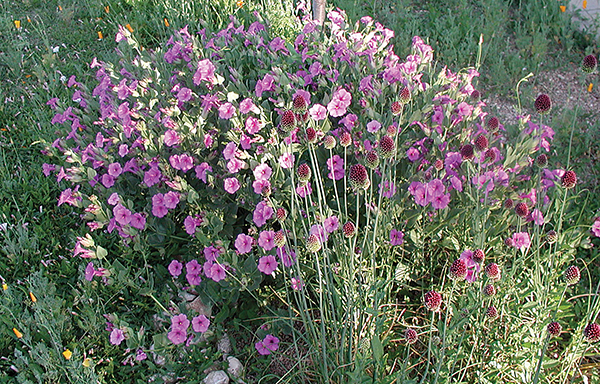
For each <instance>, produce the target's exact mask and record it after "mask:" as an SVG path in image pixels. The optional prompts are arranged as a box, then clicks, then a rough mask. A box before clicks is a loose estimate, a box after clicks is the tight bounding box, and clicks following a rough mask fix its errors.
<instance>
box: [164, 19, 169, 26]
mask: <svg viewBox="0 0 600 384" xmlns="http://www.w3.org/2000/svg"><path fill="white" fill-rule="evenodd" d="M164 21H165V27H168V26H169V20H167V18H166V17H165V19H164Z"/></svg>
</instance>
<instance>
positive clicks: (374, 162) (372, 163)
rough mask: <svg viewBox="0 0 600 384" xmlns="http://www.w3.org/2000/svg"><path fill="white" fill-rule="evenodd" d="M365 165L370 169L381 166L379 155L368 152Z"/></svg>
mask: <svg viewBox="0 0 600 384" xmlns="http://www.w3.org/2000/svg"><path fill="white" fill-rule="evenodd" d="M365 165H366V166H367V167H368V168H370V169H375V168H377V166H379V155H378V154H377V152H375V151H369V152H367V154H366V156H365Z"/></svg>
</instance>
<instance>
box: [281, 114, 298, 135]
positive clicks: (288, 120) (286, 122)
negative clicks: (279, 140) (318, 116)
mask: <svg viewBox="0 0 600 384" xmlns="http://www.w3.org/2000/svg"><path fill="white" fill-rule="evenodd" d="M295 127H296V115H295V114H294V112H293V111H290V110H288V111H285V112H283V115H282V116H281V129H283V131H285V132H291V131H292V130H293V129H294V128H295Z"/></svg>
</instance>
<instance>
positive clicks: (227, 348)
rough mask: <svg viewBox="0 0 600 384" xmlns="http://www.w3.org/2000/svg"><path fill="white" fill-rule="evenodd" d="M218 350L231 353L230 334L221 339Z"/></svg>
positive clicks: (226, 353) (225, 353)
mask: <svg viewBox="0 0 600 384" xmlns="http://www.w3.org/2000/svg"><path fill="white" fill-rule="evenodd" d="M217 350H218V351H219V352H223V354H224V355H228V354H230V353H231V340H229V336H227V334H224V335H223V337H222V338H221V340H219V342H218V343H217Z"/></svg>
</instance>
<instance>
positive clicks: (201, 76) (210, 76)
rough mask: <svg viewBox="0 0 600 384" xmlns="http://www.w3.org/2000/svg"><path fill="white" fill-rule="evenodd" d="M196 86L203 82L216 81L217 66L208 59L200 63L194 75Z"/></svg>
mask: <svg viewBox="0 0 600 384" xmlns="http://www.w3.org/2000/svg"><path fill="white" fill-rule="evenodd" d="M193 79H194V84H196V85H200V82H202V81H208V82H211V83H212V82H213V81H215V66H214V65H213V63H211V62H210V60H208V59H204V60H201V61H200V62H198V69H197V70H196V73H194V78H193Z"/></svg>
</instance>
